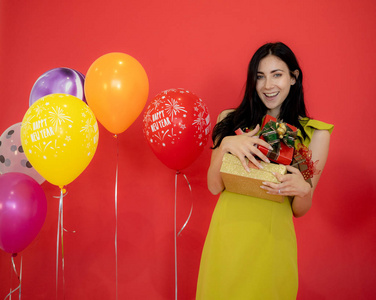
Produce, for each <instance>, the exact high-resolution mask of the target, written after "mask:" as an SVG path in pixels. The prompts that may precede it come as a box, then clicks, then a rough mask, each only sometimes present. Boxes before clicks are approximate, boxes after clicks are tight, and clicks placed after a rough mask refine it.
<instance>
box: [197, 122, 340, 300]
mask: <svg viewBox="0 0 376 300" xmlns="http://www.w3.org/2000/svg"><path fill="white" fill-rule="evenodd" d="M300 122H301V124H302V126H303V128H304V130H305V132H306V133H307V138H306V139H305V140H304V141H303V137H302V135H301V133H300V132H298V137H299V139H297V140H300V142H303V143H304V144H305V145H306V146H308V145H309V143H310V141H311V137H312V134H313V132H314V130H315V129H322V130H329V131H330V132H331V131H332V130H333V125H330V124H326V123H323V122H320V121H317V120H312V119H308V118H303V119H302V120H301V121H300ZM292 216H293V215H292V209H291V202H290V201H289V200H288V198H287V197H286V198H285V200H284V202H283V203H279V202H274V201H270V200H264V199H260V198H255V197H250V196H245V195H241V194H236V193H231V192H228V191H226V190H224V191H223V192H222V193H221V195H220V197H219V199H218V203H217V205H216V208H215V210H214V212H213V216H212V220H211V223H210V227H209V231H208V234H207V237H206V240H205V245H204V249H203V252H202V256H201V264H200V271H199V276H198V284H197V292H196V299H197V300H222V299H223V300H246V299H252V300H258V299H260V300H277V299H281V300H292V299H296V295H297V290H298V265H297V244H296V236H295V229H294V224H293V220H292Z"/></svg>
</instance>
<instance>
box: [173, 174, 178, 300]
mask: <svg viewBox="0 0 376 300" xmlns="http://www.w3.org/2000/svg"><path fill="white" fill-rule="evenodd" d="M178 174H179V171H176V174H175V205H174V247H175V300H177V299H178V249H177V235H176V199H177V191H178Z"/></svg>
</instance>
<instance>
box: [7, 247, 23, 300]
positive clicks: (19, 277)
mask: <svg viewBox="0 0 376 300" xmlns="http://www.w3.org/2000/svg"><path fill="white" fill-rule="evenodd" d="M16 255H17V254H12V257H11V259H12V267H13V271H14V273H15V274H16V276H17V278H18V281H19V285H18V287H16V288H15V289H14V290H12V277H13V276H12V274H13V272H11V275H10V278H11V279H10V284H11V287H10V292H9V293H8V295H6V296H5V298H4V300H6V299H7V298H8V297H9V299H12V294H13V293H14V292H16V291H17V290H18V292H19V293H18V299H19V300H21V283H22V256H21V265H20V276H18V273H17V269H16V264H15V263H14V257H15V256H16Z"/></svg>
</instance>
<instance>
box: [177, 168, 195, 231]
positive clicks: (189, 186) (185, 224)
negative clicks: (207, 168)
mask: <svg viewBox="0 0 376 300" xmlns="http://www.w3.org/2000/svg"><path fill="white" fill-rule="evenodd" d="M181 174H182V175H183V176H184V178H185V180H186V182H187V185H188V188H189V191H190V193H191V210H190V212H189V215H188V218H187V220H186V221H185V223H184V225H183V226H182V228H181V229H180V231H179V233H178V236H179V235H180V233H181V232H182V231H183V230H184V228H185V227H186V226H187V224H188V222H189V220H190V218H191V216H192V211H193V195H192V187H191V184H190V183H189V181H188V178H187V176H186V175H185V174H184V173H181Z"/></svg>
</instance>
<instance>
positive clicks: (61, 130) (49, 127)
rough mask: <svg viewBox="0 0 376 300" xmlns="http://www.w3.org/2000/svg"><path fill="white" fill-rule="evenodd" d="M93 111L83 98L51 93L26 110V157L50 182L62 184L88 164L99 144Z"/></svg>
mask: <svg viewBox="0 0 376 300" xmlns="http://www.w3.org/2000/svg"><path fill="white" fill-rule="evenodd" d="M98 136H99V131H98V124H97V121H96V119H95V116H94V113H93V112H92V111H91V109H90V108H89V106H87V105H86V104H85V103H84V102H83V101H81V100H80V99H78V98H76V97H74V96H71V95H66V94H51V95H48V96H45V97H43V98H41V99H39V100H38V101H37V102H35V103H34V104H33V105H32V106H30V107H29V109H28V110H27V112H26V114H25V116H24V118H23V121H22V127H21V142H22V146H23V148H24V151H25V155H26V157H27V158H28V159H29V161H30V163H31V164H32V165H33V166H34V168H35V169H36V170H37V171H38V172H39V174H41V175H42V176H43V177H44V178H45V179H46V180H47V181H48V182H50V183H52V184H55V185H58V186H59V187H63V186H64V185H67V184H69V183H71V182H72V181H73V180H74V179H76V178H77V177H78V176H79V175H80V174H81V173H82V172H83V171H84V170H85V168H86V167H87V166H88V164H89V163H90V161H91V159H92V158H93V156H94V154H95V151H96V149H97V145H98Z"/></svg>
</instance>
